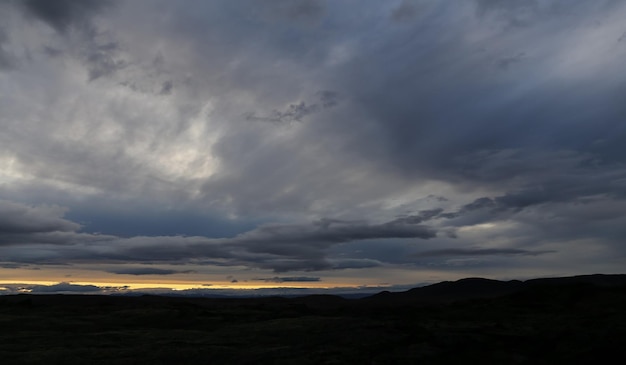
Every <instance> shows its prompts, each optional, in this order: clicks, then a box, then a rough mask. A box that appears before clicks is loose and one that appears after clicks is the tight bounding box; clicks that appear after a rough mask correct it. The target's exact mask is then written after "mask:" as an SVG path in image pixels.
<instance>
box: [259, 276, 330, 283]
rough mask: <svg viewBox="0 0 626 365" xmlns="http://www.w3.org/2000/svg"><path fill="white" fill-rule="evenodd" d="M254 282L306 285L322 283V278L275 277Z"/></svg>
mask: <svg viewBox="0 0 626 365" xmlns="http://www.w3.org/2000/svg"><path fill="white" fill-rule="evenodd" d="M252 280H259V281H265V282H266V283H302V282H304V283H306V282H316V281H321V279H320V278H318V277H313V276H274V277H272V278H257V279H252Z"/></svg>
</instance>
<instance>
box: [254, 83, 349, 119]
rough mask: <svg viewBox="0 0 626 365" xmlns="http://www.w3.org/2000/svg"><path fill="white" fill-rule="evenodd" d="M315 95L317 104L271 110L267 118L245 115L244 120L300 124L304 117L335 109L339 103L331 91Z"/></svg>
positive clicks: (334, 93) (294, 105) (301, 103)
mask: <svg viewBox="0 0 626 365" xmlns="http://www.w3.org/2000/svg"><path fill="white" fill-rule="evenodd" d="M316 95H317V96H318V98H319V101H318V102H317V103H314V104H308V105H307V104H306V103H305V102H303V101H301V102H299V103H297V104H290V105H289V106H288V107H287V108H286V109H285V110H273V111H272V112H271V113H270V114H269V115H268V116H257V115H256V114H255V113H253V112H250V113H247V114H246V120H250V121H260V122H271V123H277V124H285V123H287V124H289V123H293V122H302V120H303V119H304V118H305V117H306V116H308V115H310V114H313V113H317V112H320V111H322V110H324V109H328V108H332V107H335V106H336V105H337V103H338V102H339V96H338V94H337V93H336V92H333V91H327V90H326V91H319V92H317V93H316Z"/></svg>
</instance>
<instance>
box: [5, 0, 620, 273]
mask: <svg viewBox="0 0 626 365" xmlns="http://www.w3.org/2000/svg"><path fill="white" fill-rule="evenodd" d="M101 4H103V3H102V2H94V1H86V2H80V1H59V2H45V1H23V2H10V3H6V4H2V5H0V6H2V10H8V11H1V12H0V17H1V18H2V19H1V20H2V31H1V32H0V68H2V76H3V80H4V81H5V84H6V85H8V86H7V87H9V88H10V90H11V92H10V93H5V94H6V95H4V96H5V97H3V98H2V99H1V100H0V110H1V112H0V124H1V125H2V128H3V132H2V133H1V134H0V182H1V183H0V197H2V198H3V199H10V200H12V201H13V202H21V203H8V202H6V201H3V202H1V203H0V231H1V232H0V242H2V248H1V251H2V257H3V260H5V257H6V258H9V259H10V260H14V262H18V263H19V262H41V261H47V262H49V261H56V262H61V261H62V260H68V261H80V260H84V261H86V262H94V261H107V260H108V261H114V262H118V263H119V262H129V263H147V262H152V261H155V262H160V263H162V262H167V261H173V262H176V263H187V262H189V261H190V260H193V259H194V258H198V260H204V261H205V262H210V263H211V264H210V265H215V266H219V265H225V266H234V265H241V266H243V267H248V268H254V269H261V270H274V271H286V270H296V271H297V270H303V271H306V270H309V271H310V270H331V269H337V270H338V269H341V268H346V267H350V268H356V267H363V268H366V267H370V268H372V269H373V270H381V271H382V270H383V269H385V268H386V266H387V265H390V263H399V262H403V259H404V257H405V256H404V255H408V254H410V253H411V252H416V251H431V250H434V249H437V248H441V247H448V246H438V245H439V244H441V243H442V242H443V243H444V244H447V245H452V244H451V243H450V242H449V241H448V239H449V237H447V236H446V235H448V236H452V235H456V237H457V238H456V239H455V243H454V247H458V248H459V249H464V247H465V248H467V247H470V248H471V247H483V246H482V245H484V247H493V249H503V250H506V249H508V248H510V247H515V248H516V249H520V250H528V251H533V252H534V251H537V250H539V251H543V250H556V251H558V252H559V253H563V252H565V250H563V249H562V248H563V247H570V245H571V246H576V244H580V245H581V247H582V246H583V244H582V243H580V242H582V241H584V242H595V243H593V244H591V243H588V244H587V243H585V245H587V247H589V248H590V249H591V247H593V249H594V250H595V249H597V250H600V248H602V250H606V251H603V252H611V253H612V254H613V256H614V257H621V255H623V248H622V246H623V245H622V244H621V242H620V240H619V239H618V238H617V237H619V235H620V233H621V232H622V230H623V228H621V227H622V225H623V218H622V215H623V214H622V213H621V208H623V205H624V203H625V202H624V197H625V196H626V195H625V194H624V193H626V191H625V189H624V181H625V179H626V170H625V169H624V166H625V165H624V164H625V163H626V158H625V157H624V156H626V154H625V153H624V152H625V151H624V144H623V140H624V135H625V132H624V126H623V122H622V121H623V120H624V118H623V117H624V116H625V115H626V114H625V113H626V109H625V108H624V106H623V104H624V103H623V100H622V98H621V95H624V92H625V91H626V89H625V87H624V81H625V80H624V76H622V75H623V72H622V68H623V62H622V60H623V59H624V52H625V49H624V47H623V46H622V44H621V43H619V42H616V40H618V39H620V38H621V37H622V35H623V33H624V29H623V21H622V19H621V18H620V16H619V15H620V14H622V13H623V12H624V10H625V8H624V4H621V3H620V2H614V1H594V2H577V3H575V4H572V3H571V2H570V1H560V0H550V1H509V2H507V1H486V0H477V1H473V2H462V3H461V4H448V3H444V4H439V3H437V4H435V3H434V2H433V3H431V2H409V1H397V2H394V3H393V4H390V3H388V2H379V1H367V0H365V1H363V2H359V5H358V6H354V4H352V3H349V2H333V1H266V2H256V1H243V2H232V1H211V2H204V1H187V2H185V4H184V5H181V4H179V3H177V2H168V1H157V2H114V3H109V2H106V5H101ZM113 6H114V7H115V8H113ZM110 10H114V11H110ZM18 13H19V14H18ZM163 14H167V16H162V15H163ZM138 19H158V21H157V20H155V21H154V22H143V21H138ZM234 20H236V21H234ZM498 67H500V68H501V70H497V68H498ZM494 68H496V69H495V70H494ZM83 75H84V76H83ZM268 124H269V125H268ZM287 125H288V126H289V127H283V126H287ZM429 197H430V198H429ZM434 197H440V199H439V198H434ZM26 202H28V203H26ZM11 204H22V206H19V207H18V206H15V205H11ZM58 206H64V207H68V208H71V211H70V212H69V213H67V214H65V213H64V212H62V210H61V208H54V207H58ZM591 212H593V214H592V213H591ZM64 214H65V215H64ZM311 222H315V223H311ZM226 227H227V228H226ZM568 227H569V228H568ZM94 232H103V234H99V235H98V234H95V233H94ZM437 233H439V234H437ZM441 233H444V234H443V235H442V234H441ZM587 240H588V241H587ZM416 245H419V247H415V246H416ZM391 248H393V250H391ZM483 256H487V255H483ZM520 256H523V255H521V254H520V255H514V254H512V253H511V255H509V256H508V258H509V259H511V260H515V259H516V258H517V257H520ZM549 256H550V257H549ZM551 256H556V255H541V257H540V258H541V260H537V261H536V262H537V265H540V263H539V262H540V261H542V260H544V259H545V260H548V259H552V257H551ZM530 258H532V257H531V256H524V259H530ZM554 260H555V262H556V260H557V259H556V258H555V259H554ZM207 265H209V264H207ZM546 265H547V264H546ZM577 267H578V266H577ZM346 275H347V274H346ZM266 276H268V277H270V276H271V275H266ZM263 277H265V276H263Z"/></svg>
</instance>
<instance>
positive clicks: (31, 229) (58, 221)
mask: <svg viewBox="0 0 626 365" xmlns="http://www.w3.org/2000/svg"><path fill="white" fill-rule="evenodd" d="M65 211H66V209H64V208H62V207H59V206H27V205H24V204H18V203H13V202H9V201H4V200H0V236H4V235H10V234H26V233H33V234H37V233H43V232H71V231H75V230H78V229H79V228H80V225H79V224H76V223H74V222H71V221H69V220H66V219H64V218H63V215H64V214H65Z"/></svg>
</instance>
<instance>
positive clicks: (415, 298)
mask: <svg viewBox="0 0 626 365" xmlns="http://www.w3.org/2000/svg"><path fill="white" fill-rule="evenodd" d="M581 284H587V285H593V286H601V287H614V286H626V275H602V274H596V275H581V276H571V277H560V278H542V279H531V280H527V281H519V280H511V281H499V280H491V279H483V278H466V279H460V280H457V281H444V282H441V283H437V284H433V285H428V286H424V287H420V288H413V289H410V290H408V291H404V292H396V293H391V292H388V291H385V292H381V293H378V294H375V295H373V296H370V297H366V298H363V299H362V301H363V302H368V303H372V304H374V303H375V304H381V305H408V304H413V305H420V304H422V305H430V304H442V303H450V302H456V301H463V300H469V299H478V298H495V297H501V296H504V295H510V294H513V293H517V292H520V291H525V290H529V289H531V288H539V287H556V286H569V285H581Z"/></svg>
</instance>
